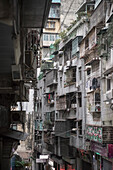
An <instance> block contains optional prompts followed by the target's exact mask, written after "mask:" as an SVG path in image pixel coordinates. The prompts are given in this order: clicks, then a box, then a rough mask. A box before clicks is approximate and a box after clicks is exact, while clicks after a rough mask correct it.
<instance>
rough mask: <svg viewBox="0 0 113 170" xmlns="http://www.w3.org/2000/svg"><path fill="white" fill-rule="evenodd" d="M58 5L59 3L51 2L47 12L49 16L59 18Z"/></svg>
mask: <svg viewBox="0 0 113 170" xmlns="http://www.w3.org/2000/svg"><path fill="white" fill-rule="evenodd" d="M59 8H60V6H59V4H52V5H51V8H50V12H49V18H59V17H60V10H59Z"/></svg>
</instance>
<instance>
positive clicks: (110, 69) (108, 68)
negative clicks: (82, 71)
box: [104, 50, 113, 75]
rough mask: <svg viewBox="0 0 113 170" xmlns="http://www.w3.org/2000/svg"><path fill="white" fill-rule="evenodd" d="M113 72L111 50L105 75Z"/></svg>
mask: <svg viewBox="0 0 113 170" xmlns="http://www.w3.org/2000/svg"><path fill="white" fill-rule="evenodd" d="M112 72H113V50H111V56H110V58H109V59H108V60H107V61H106V70H105V72H104V75H107V74H110V73H112Z"/></svg>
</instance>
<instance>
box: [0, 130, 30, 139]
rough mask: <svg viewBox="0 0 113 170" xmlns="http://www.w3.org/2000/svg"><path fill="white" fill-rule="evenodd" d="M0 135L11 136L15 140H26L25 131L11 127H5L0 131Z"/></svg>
mask: <svg viewBox="0 0 113 170" xmlns="http://www.w3.org/2000/svg"><path fill="white" fill-rule="evenodd" d="M0 135H2V136H5V137H9V138H13V139H15V140H23V141H24V140H26V138H27V137H28V134H27V133H24V132H20V131H17V130H13V129H6V128H4V129H2V130H1V131H0Z"/></svg>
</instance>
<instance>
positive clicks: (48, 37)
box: [43, 34, 59, 41]
mask: <svg viewBox="0 0 113 170" xmlns="http://www.w3.org/2000/svg"><path fill="white" fill-rule="evenodd" d="M57 39H59V35H58V34H43V41H55V40H57Z"/></svg>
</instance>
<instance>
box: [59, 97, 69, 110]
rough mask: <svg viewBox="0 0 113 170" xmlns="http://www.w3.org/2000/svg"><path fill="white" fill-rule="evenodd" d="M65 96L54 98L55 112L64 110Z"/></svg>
mask: <svg viewBox="0 0 113 170" xmlns="http://www.w3.org/2000/svg"><path fill="white" fill-rule="evenodd" d="M66 108H67V107H66V96H63V97H57V98H56V110H66Z"/></svg>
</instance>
